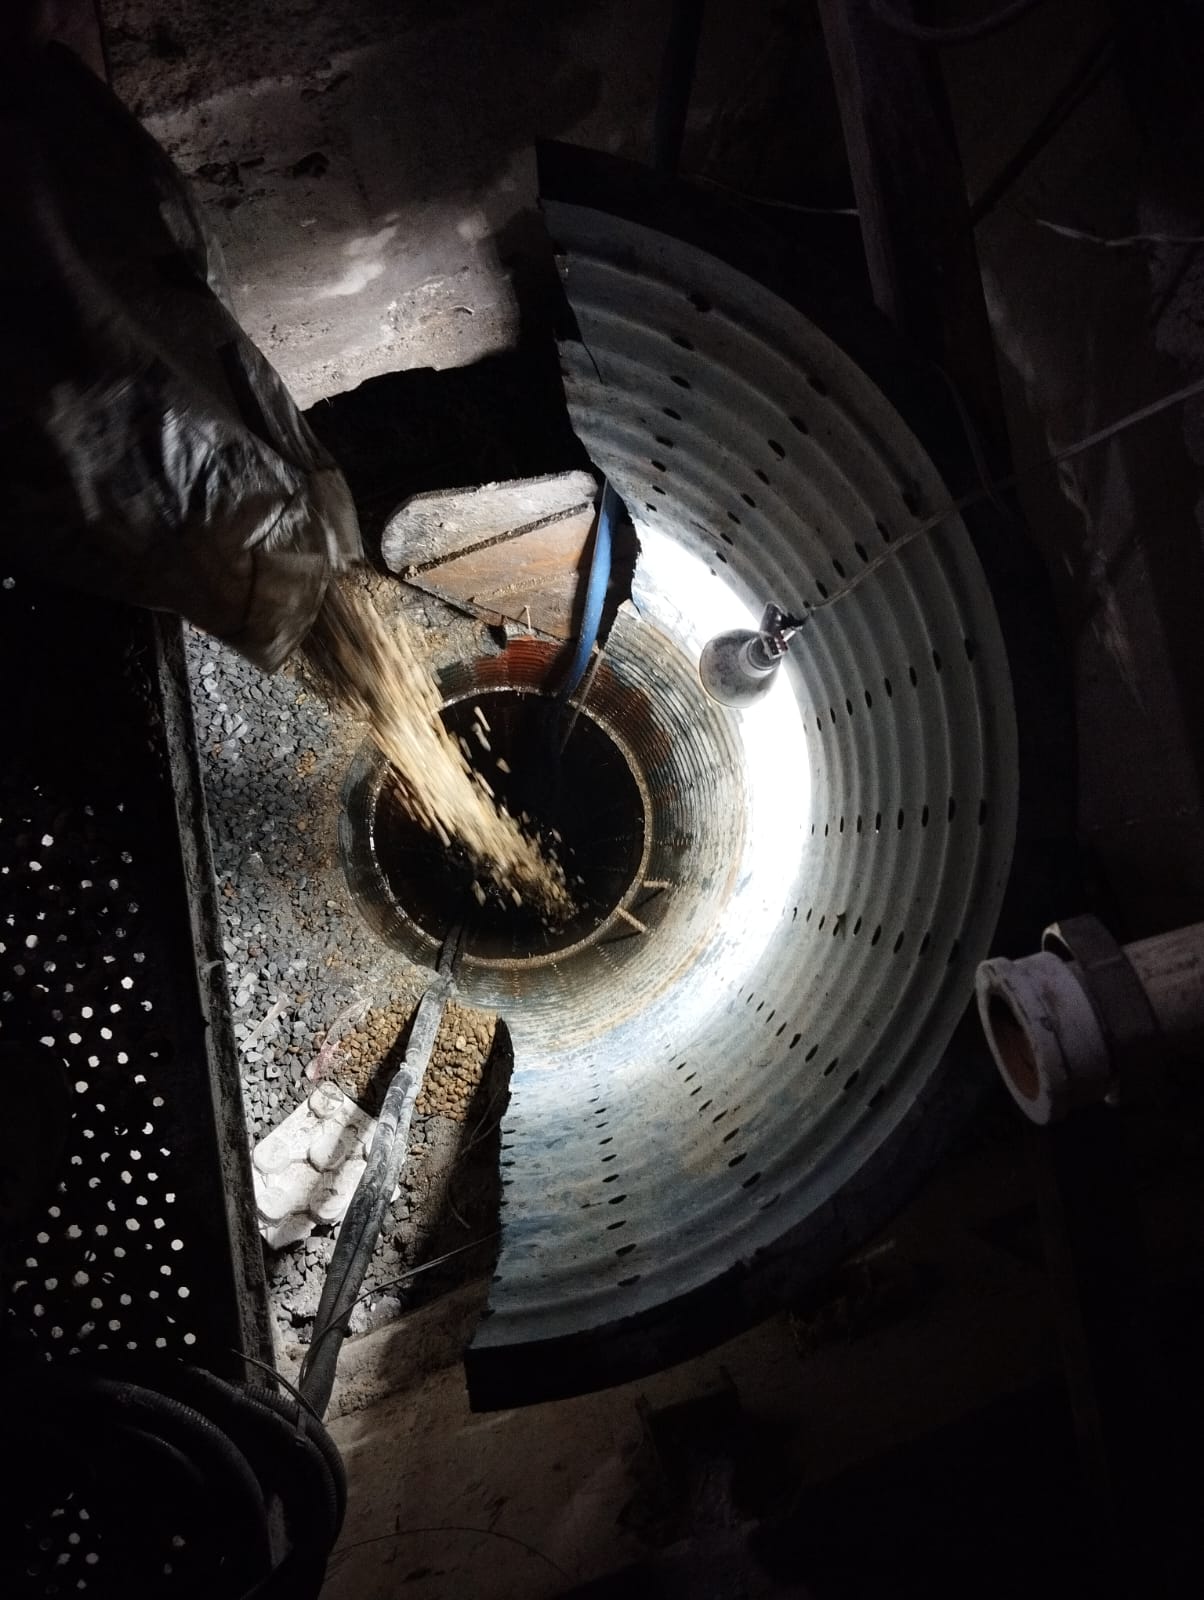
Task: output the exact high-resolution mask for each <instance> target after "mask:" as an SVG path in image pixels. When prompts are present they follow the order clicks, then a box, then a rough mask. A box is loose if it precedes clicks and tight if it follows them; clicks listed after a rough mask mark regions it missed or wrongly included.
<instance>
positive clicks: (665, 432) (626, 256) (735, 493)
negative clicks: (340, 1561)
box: [469, 204, 1016, 1403]
mask: <svg viewBox="0 0 1204 1600" xmlns="http://www.w3.org/2000/svg"><path fill="white" fill-rule="evenodd" d="M547 209H548V213H549V225H550V231H551V233H552V236H553V238H554V239H555V240H556V241H557V247H558V251H559V252H560V255H561V263H562V269H563V276H564V281H565V285H566V289H567V293H568V296H569V300H570V302H571V304H572V307H573V310H574V312H575V314H576V317H577V321H578V325H579V329H580V334H581V341H582V342H580V343H577V342H570V343H566V344H564V345H563V347H562V365H563V368H564V371H565V374H566V376H565V387H566V392H567V395H568V400H569V406H570V410H571V413H572V416H573V420H574V425H575V427H576V428H577V430H578V431H579V433H580V435H581V437H582V439H583V441H584V442H585V444H586V447H587V448H588V450H589V451H590V454H591V456H592V457H593V459H594V461H595V462H596V463H597V465H598V466H599V467H600V468H601V469H602V470H603V471H605V472H606V473H607V474H609V475H610V476H611V478H612V479H613V481H614V482H615V484H616V486H617V487H618V489H619V490H620V492H621V493H622V495H623V496H624V498H625V499H626V501H627V504H628V506H629V507H630V509H631V510H632V513H633V515H634V517H635V519H636V523H637V532H638V533H639V535H640V538H641V542H642V554H641V560H640V564H639V568H638V570H637V574H636V580H635V585H634V592H633V601H634V611H635V613H636V615H635V616H633V617H630V618H627V617H624V618H621V619H620V625H619V626H618V627H617V628H616V630H615V634H614V635H613V638H612V643H611V646H610V648H609V650H608V660H609V662H610V665H611V667H612V669H613V671H614V673H615V675H616V678H618V679H620V680H622V682H623V683H624V684H625V685H627V686H628V687H629V688H630V689H631V690H632V691H634V692H639V693H642V694H646V695H647V703H648V706H649V707H650V711H651V717H652V721H653V723H654V724H656V725H658V726H659V727H660V729H661V730H662V731H663V733H664V735H665V741H664V753H663V756H662V757H661V759H660V764H659V766H658V768H657V774H656V778H655V783H654V784H653V788H654V791H655V789H656V787H657V786H659V788H660V789H661V790H662V791H663V792H665V793H669V792H672V793H673V794H674V796H675V799H674V809H673V812H672V822H671V826H672V828H673V829H674V830H675V832H676V836H677V838H678V839H679V840H680V841H682V842H681V843H679V844H678V845H676V846H675V845H674V844H673V840H672V838H671V837H669V836H668V835H667V833H666V828H667V827H668V826H669V819H668V818H667V817H665V818H655V817H654V820H653V839H652V852H653V858H654V859H653V865H652V866H651V867H650V872H651V874H653V875H655V876H656V877H658V878H659V877H666V878H668V877H672V878H673V880H674V884H675V887H674V888H673V889H672V890H671V891H669V892H667V894H666V896H665V899H666V901H667V903H668V906H669V911H668V913H667V914H666V916H665V922H664V925H658V926H656V927H651V928H650V931H649V934H648V935H647V936H646V937H644V938H639V939H634V940H631V941H629V942H628V943H629V945H630V953H629V955H628V956H627V958H626V960H625V965H624V966H623V968H622V970H621V972H618V973H614V974H611V973H609V972H608V971H605V970H597V969H596V968H594V967H591V966H590V965H589V964H588V963H587V964H585V965H583V966H582V967H581V968H580V969H579V970H578V971H577V972H574V971H573V970H572V968H571V964H566V968H565V971H564V972H563V974H561V975H559V977H558V978H557V979H556V981H555V982H554V983H550V986H549V987H548V988H547V989H546V990H545V991H544V992H543V994H542V995H541V994H540V993H532V992H531V990H530V988H529V987H528V988H527V989H526V990H525V991H524V1004H523V1006H522V1007H521V1009H516V1010H514V1011H513V1012H510V1013H508V1020H509V1021H510V1025H511V1028H512V1031H513V1034H514V1039H515V1045H516V1068H515V1073H514V1078H513V1084H512V1100H511V1105H510V1109H509V1112H508V1114H507V1118H506V1121H505V1123H504V1125H503V1134H504V1145H503V1162H504V1163H505V1164H506V1165H505V1170H504V1173H503V1181H504V1184H505V1190H504V1193H505V1199H504V1202H503V1204H504V1205H505V1207H506V1209H505V1211H504V1212H503V1221H504V1230H503V1238H502V1247H501V1255H500V1260H499V1263H498V1267H497V1280H496V1282H495V1285H494V1289H493V1295H492V1301H491V1310H492V1315H491V1317H490V1319H489V1320H487V1321H486V1322H485V1323H484V1324H483V1326H482V1328H481V1330H480V1331H479V1333H478V1335H477V1338H476V1340H475V1343H474V1347H473V1350H472V1351H471V1352H470V1356H469V1372H470V1379H471V1381H472V1382H473V1385H474V1388H475V1391H476V1393H477V1396H478V1398H479V1399H481V1400H482V1401H483V1402H484V1403H506V1400H507V1398H509V1397H518V1398H522V1397H530V1396H532V1395H536V1394H540V1393H554V1392H568V1391H571V1390H572V1389H574V1388H578V1387H583V1386H588V1385H590V1384H591V1383H597V1382H601V1381H606V1380H607V1379H609V1378H613V1377H615V1376H619V1375H622V1374H624V1373H631V1372H634V1371H637V1370H639V1369H640V1368H642V1367H647V1366H649V1365H652V1364H654V1363H656V1362H657V1361H663V1360H666V1359H672V1358H674V1357H675V1356H677V1355H680V1354H684V1353H685V1352H686V1350H687V1349H688V1348H690V1347H697V1346H698V1345H700V1344H704V1343H706V1342H709V1341H713V1340H714V1339H715V1338H718V1337H721V1336H722V1334H723V1333H724V1332H725V1331H730V1329H731V1327H733V1326H735V1325H738V1323H739V1322H740V1321H741V1320H744V1319H747V1317H749V1316H751V1315H754V1314H755V1313H756V1311H758V1310H761V1309H765V1308H766V1307H768V1306H769V1305H771V1304H772V1303H773V1301H774V1298H775V1296H777V1295H780V1294H785V1293H787V1292H788V1291H789V1288H790V1285H791V1284H792V1283H793V1282H794V1281H795V1279H796V1277H798V1276H799V1275H802V1276H805V1275H806V1272H807V1271H808V1270H814V1268H815V1267H816V1266H817V1265H819V1264H821V1263H822V1261H823V1260H825V1259H827V1258H829V1257H830V1255H831V1251H832V1248H833V1242H834V1241H839V1239H840V1238H841V1236H842V1233H843V1231H844V1230H843V1229H842V1226H841V1223H840V1220H839V1218H840V1216H841V1215H842V1214H844V1213H846V1212H847V1215H848V1218H849V1223H848V1232H849V1234H850V1236H851V1235H855V1234H856V1233H857V1231H858V1229H861V1228H864V1226H865V1225H866V1224H865V1220H864V1219H865V1216H866V1214H868V1213H867V1206H866V1200H865V1197H866V1193H867V1191H869V1190H871V1189H873V1190H875V1191H876V1194H877V1198H876V1199H875V1200H874V1202H873V1203H872V1204H871V1205H869V1207H868V1212H873V1211H874V1210H875V1209H881V1208H883V1207H885V1208H886V1210H887V1211H888V1210H889V1207H890V1204H891V1194H892V1190H893V1188H895V1187H897V1186H898V1182H899V1181H900V1180H898V1178H897V1166H898V1164H897V1162H895V1155H896V1154H897V1151H898V1148H899V1145H900V1143H901V1142H902V1141H906V1140H908V1139H912V1138H913V1137H914V1136H915V1135H914V1130H915V1129H916V1127H917V1125H918V1122H917V1119H922V1115H923V1110H924V1104H925V1101H926V1099H928V1098H929V1097H930V1096H932V1095H934V1094H935V1093H936V1084H937V1080H938V1078H939V1077H940V1073H939V1071H938V1069H939V1067H940V1063H941V1058H942V1054H943V1052H944V1051H945V1048H946V1046H947V1045H948V1043H949V1040H950V1037H951V1035H952V1033H953V1030H954V1027H955V1026H956V1024H957V1022H958V1019H959V1018H960V1016H961V1014H962V1012H963V1011H964V1009H965V1006H966V1003H967V1001H968V999H969V997H970V995H971V992H972V988H973V975H974V969H975V966H976V964H977V962H978V961H979V960H980V959H981V958H982V957H983V956H984V955H985V954H986V952H987V950H988V947H989V945H990V942H991V938H992V933H993V931H994V928H995V924H996V919H997V916H998V912H999V907H1000V903H1001V899H1002V895H1003V891H1004V887H1005V884H1006V881H1007V876H1008V868H1009V863H1010V860H1011V852H1012V843H1013V835H1014V828H1015V811H1016V753H1015V732H1014V718H1013V709H1012V699H1011V692H1010V687H1009V678H1008V668H1007V661H1006V657H1005V654H1004V650H1003V645H1002V641H1001V638H1000V632H999V627H998V624H997V621H996V617H995V612H994V609H993V607H992V603H991V599H990V595H989V592H988V589H987V585H986V582H985V579H984V576H983V573H982V570H981V567H980V565H979V562H978V559H977V557H976V555H975V553H974V550H973V548H972V546H971V543H970V540H969V537H968V536H967V534H966V532H965V530H964V528H963V527H962V525H961V524H960V522H954V523H951V524H950V525H949V526H948V527H946V528H945V529H944V530H943V531H941V532H940V533H939V534H935V535H933V536H932V537H931V538H928V539H925V540H921V541H919V542H918V543H916V544H915V545H912V546H910V547H908V548H907V549H906V550H903V551H901V552H900V555H899V558H898V560H897V561H895V562H889V563H887V564H886V565H885V566H884V567H883V568H882V569H881V570H880V571H879V572H877V573H875V574H874V576H873V577H872V578H870V579H869V580H868V581H867V582H866V583H864V584H863V585H862V586H860V587H859V588H858V589H857V590H856V591H855V592H854V593H853V594H851V595H850V596H849V597H848V598H847V599H846V600H843V601H841V602H840V603H838V604H836V605H834V606H832V607H831V608H828V609H824V610H821V611H819V612H817V613H816V614H815V615H814V616H813V617H812V619H811V620H810V621H809V622H808V623H807V625H806V627H805V628H804V630H803V631H802V633H801V634H800V636H799V638H798V639H797V640H796V642H795V644H794V647H793V648H792V650H791V653H790V656H789V658H788V660H787V662H786V664H785V666H784V667H783V670H782V671H781V673H780V674H779V681H778V682H777V683H776V684H775V686H774V688H773V690H772V692H771V693H770V694H769V695H768V696H766V698H765V700H764V701H763V702H761V703H760V704H758V705H757V706H755V707H753V708H752V709H751V710H749V711H747V712H743V713H740V712H728V711H723V710H721V709H720V708H718V707H715V706H713V705H712V704H711V703H710V702H709V701H708V700H707V699H706V697H705V696H704V695H703V693H702V691H701V689H700V687H699V686H698V684H697V677H696V665H697V660H698V655H699V652H700V650H701V647H702V645H703V644H704V643H705V642H706V640H707V639H708V638H709V637H710V636H711V635H712V634H713V633H715V632H716V631H718V630H719V629H721V628H732V627H741V626H743V627H752V626H755V625H756V619H757V618H758V617H759V616H760V613H761V609H762V607H763V605H764V603H765V602H766V601H770V600H772V601H774V602H776V603H778V604H779V605H781V606H783V607H785V608H786V609H787V610H789V611H791V612H798V611H801V610H802V609H803V608H804V607H806V606H808V605H815V604H816V603H817V602H819V601H821V600H823V599H824V598H825V597H827V596H830V595H832V594H834V593H836V592H837V591H838V590H839V589H840V588H841V587H842V586H843V584H844V583H845V582H846V581H848V580H849V579H851V578H853V577H854V576H855V575H856V573H857V572H858V570H859V568H861V567H862V565H863V564H865V563H867V562H869V561H871V560H872V559H873V558H874V557H875V556H876V555H878V554H879V553H880V552H881V551H882V550H883V549H884V547H886V546H887V545H889V543H890V541H891V540H892V538H894V537H896V536H897V535H898V534H900V533H902V532H903V531H905V530H906V529H907V528H908V527H909V526H911V525H912V524H913V522H914V520H915V519H916V518H917V517H922V516H924V515H926V514H927V513H929V512H930V511H932V510H934V509H936V508H937V507H939V506H941V505H943V504H944V503H945V501H946V500H947V498H948V494H947V491H946V489H945V487H944V486H943V484H942V482H941V480H940V477H939V476H938V474H937V471H936V469H935V468H934V467H933V465H932V463H931V461H930V459H929V458H928V456H927V455H926V454H925V451H924V450H923V448H922V447H921V446H920V445H919V443H918V442H917V440H916V439H915V437H914V436H913V435H912V434H911V432H910V431H909V429H908V427H907V426H906V424H905V423H904V422H903V420H902V418H901V417H900V416H899V414H898V412H896V411H895V410H894V408H893V407H892V406H891V405H890V404H889V403H888V402H887V401H886V400H885V398H884V397H883V395H882V394H881V393H880V391H879V390H878V389H877V388H876V387H875V386H874V384H873V383H871V381H870V380H869V378H868V377H866V375H865V374H864V373H863V372H862V371H861V370H860V369H859V368H858V367H856V366H855V365H854V364H853V363H852V362H851V361H850V360H849V359H848V358H847V357H846V356H845V355H844V354H843V353H842V352H841V351H840V350H839V349H838V348H837V347H836V346H835V345H834V344H833V343H832V342H831V341H830V340H829V339H828V338H827V337H826V336H825V335H824V334H823V333H821V332H820V331H819V329H818V328H817V327H815V326H814V325H813V324H811V323H809V322H808V321H807V320H806V319H804V318H803V317H802V316H801V314H800V313H799V312H797V311H796V310H795V309H794V308H793V307H791V306H790V305H788V304H786V303H785V302H784V301H782V300H780V299H778V298H776V297H775V296H774V295H772V294H771V293H769V292H768V291H766V290H764V289H762V288H761V287H759V286H758V285H757V284H755V283H754V282H752V281H751V280H750V279H748V278H747V277H744V276H742V275H740V274H739V273H737V272H735V271H734V270H732V269H731V268H729V267H727V266H726V265H724V264H723V263H721V262H719V261H717V260H716V259H715V258H714V257H711V256H708V255H704V254H702V253H700V252H698V251H696V250H694V249H693V248H692V247H690V246H688V245H685V244H681V243H678V242H676V241H674V240H671V239H668V238H666V237H664V236H662V235H659V234H655V233H652V232H649V231H647V230H645V229H642V228H640V227H638V226H636V225H634V224H631V223H627V222H622V221H619V220H617V219H616V218H614V217H611V216H603V215H601V214H600V213H596V212H591V211H587V210H584V209H579V208H575V207H571V206H566V205H561V204H554V205H550V206H549V207H548V208H547ZM639 755H640V752H638V751H637V752H636V756H637V759H638V758H639ZM674 848H676V849H678V850H680V851H681V852H682V854H681V858H680V860H679V862H678V864H677V866H676V868H674V867H672V866H668V865H663V863H664V862H666V861H667V860H668V859H669V858H670V856H671V854H672V851H673V850H674ZM700 862H701V863H704V864H706V869H705V870H704V871H702V872H701V873H700V872H699V870H698V864H699V863H700ZM674 919H675V920H674ZM687 927H688V928H689V934H688V936H687V934H686V933H685V931H684V930H685V929H686V928H687ZM675 929H680V930H682V931H681V933H680V937H679V936H677V934H676V933H675V932H674V930H675ZM554 970H555V969H553V971H554ZM612 979H613V981H612ZM892 1166H893V1167H894V1168H895V1169H896V1174H895V1175H894V1176H892V1170H891V1168H892ZM885 1214H886V1212H885V1211H883V1215H885ZM834 1219H835V1220H834ZM846 1242H851V1240H846ZM599 1335H605V1337H606V1339H607V1340H609V1345H608V1347H607V1350H606V1351H605V1353H604V1354H599Z"/></svg>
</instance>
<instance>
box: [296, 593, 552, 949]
mask: <svg viewBox="0 0 1204 1600" xmlns="http://www.w3.org/2000/svg"><path fill="white" fill-rule="evenodd" d="M303 649H304V654H305V656H306V659H307V660H308V661H309V663H310V664H311V665H312V666H313V667H314V669H315V671H316V672H317V674H318V676H319V677H320V679H321V681H322V683H323V685H324V686H325V688H326V691H327V693H328V694H329V695H330V697H331V698H332V699H334V700H336V701H337V702H338V703H339V704H341V705H343V706H344V707H345V708H346V709H347V710H348V711H349V712H350V713H351V714H352V715H353V716H355V717H357V718H359V719H361V720H362V721H364V722H366V723H367V724H368V728H369V730H370V732H371V734H372V737H373V739H374V740H375V741H376V744H377V745H378V746H379V748H380V751H381V753H382V754H383V755H384V757H385V759H386V760H387V761H388V762H389V763H390V765H391V766H392V768H393V771H394V774H395V777H396V783H397V791H398V799H399V801H400V803H401V804H402V805H403V806H404V808H405V809H406V811H407V812H408V813H409V815H410V816H412V817H413V818H414V820H415V821H416V822H417V823H419V824H420V825H421V826H422V827H423V828H426V829H428V830H429V831H430V832H431V833H433V834H434V835H435V836H436V837H437V838H438V839H439V840H440V842H441V843H442V844H443V845H444V846H446V847H447V848H451V846H452V843H453V841H455V842H456V843H458V844H459V845H461V846H462V847H463V848H464V849H465V850H466V851H467V853H468V855H469V856H470V857H471V859H472V862H473V864H474V866H475V867H477V868H478V870H479V871H480V872H482V873H483V874H485V875H487V876H488V877H489V878H491V879H492V880H493V881H494V882H495V883H496V884H497V885H498V887H499V888H500V889H501V890H503V891H504V892H505V893H507V894H508V895H509V896H510V898H512V899H514V900H515V901H516V903H518V904H522V903H526V904H528V905H533V906H536V907H538V909H539V910H540V911H541V912H542V913H543V914H544V915H546V916H547V917H548V918H549V919H555V920H557V921H559V920H563V919H564V918H565V917H567V916H570V915H571V914H572V911H573V904H572V901H571V899H570V896H569V893H568V889H567V887H566V885H565V878H564V872H563V870H562V868H561V867H560V866H559V864H558V863H557V862H555V861H553V860H550V859H549V858H548V857H547V856H546V855H545V854H544V853H543V851H542V850H541V849H540V847H539V845H538V844H537V843H536V842H535V841H534V840H533V839H531V838H529V837H528V836H527V835H526V834H525V833H524V832H523V831H522V829H521V828H520V826H519V824H518V822H517V821H516V820H515V819H514V818H513V817H512V816H510V815H509V814H508V813H507V812H505V811H504V810H502V809H500V808H499V807H498V805H497V804H496V802H495V801H494V799H493V798H492V795H491V793H490V792H489V791H488V789H487V786H486V784H485V780H484V779H483V778H482V777H481V776H480V775H479V774H478V773H477V772H476V771H474V769H473V767H472V766H471V764H470V762H469V760H468V757H467V755H466V754H465V752H464V750H463V748H462V747H461V746H460V745H459V744H458V743H457V741H456V740H455V739H454V738H453V736H452V735H451V734H450V733H449V732H448V730H447V728H446V727H445V726H444V723H443V718H442V716H441V709H442V703H441V700H440V696H439V690H438V687H437V685H436V683H435V680H434V678H433V677H432V675H431V673H430V671H429V670H428V668H427V667H426V666H425V664H424V663H423V661H422V659H421V656H420V653H419V651H418V649H417V647H416V641H415V636H414V629H413V627H412V625H411V624H410V623H409V622H408V621H407V620H406V618H405V617H404V616H398V617H396V618H395V619H394V620H393V622H392V623H391V624H390V626H389V627H386V626H385V624H384V622H383V621H382V619H381V616H380V613H379V612H378V611H377V610H376V607H375V606H374V605H373V604H372V601H371V600H370V598H369V597H368V595H367V594H366V593H365V592H364V591H363V590H362V589H359V588H357V587H355V586H354V585H353V583H352V582H351V581H349V580H347V579H336V580H333V581H332V582H331V584H330V585H329V587H328V589H327V591H326V598H325V599H324V600H323V602H322V607H321V610H320V611H319V612H318V616H317V619H316V621H315V622H314V625H313V627H312V629H311V630H310V633H309V636H308V638H307V639H306V641H305V644H304V647H303Z"/></svg>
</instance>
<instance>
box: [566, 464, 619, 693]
mask: <svg viewBox="0 0 1204 1600" xmlns="http://www.w3.org/2000/svg"><path fill="white" fill-rule="evenodd" d="M619 504H620V502H619V497H618V495H617V494H616V493H615V491H614V489H613V488H612V487H611V484H610V479H609V478H607V479H606V481H605V482H604V483H603V485H602V503H601V505H600V506H599V507H598V522H597V526H596V528H595V530H594V549H593V554H592V555H591V557H590V564H589V578H588V580H587V582H586V587H585V609H584V610H583V612H582V614H581V631H580V633H579V634H578V635H577V643H576V645H575V647H574V649H573V659H572V661H571V662H570V663H569V670H568V672H567V673H566V674H565V677H564V682H563V683H562V684H561V685H560V688H559V689H558V690H557V691H556V704H557V710H558V713H559V712H563V710H564V708H565V706H567V705H568V703H569V701H570V699H572V696H573V691H574V690H575V689H576V688H577V686H578V684H579V683H580V682H581V679H582V678H583V677H584V676H585V669H586V666H587V665H588V664H589V658H590V656H591V654H592V653H593V648H594V645H595V644H596V643H597V639H598V629H599V627H600V626H601V622H602V607H603V606H604V604H605V603H606V591H607V589H608V588H609V587H610V551H611V535H612V530H613V526H614V518H615V513H616V511H617V510H618V508H619ZM557 720H559V715H558V717H557Z"/></svg>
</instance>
